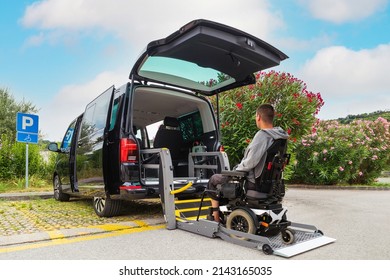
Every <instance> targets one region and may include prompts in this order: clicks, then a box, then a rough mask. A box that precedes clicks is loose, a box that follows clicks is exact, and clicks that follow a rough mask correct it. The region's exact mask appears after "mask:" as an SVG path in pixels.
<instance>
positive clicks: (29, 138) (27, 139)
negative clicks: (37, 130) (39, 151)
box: [24, 134, 32, 142]
mask: <svg viewBox="0 0 390 280" xmlns="http://www.w3.org/2000/svg"><path fill="white" fill-rule="evenodd" d="M31 140H32V139H31V137H30V134H29V135H27V137H26V138H24V141H26V142H31Z"/></svg>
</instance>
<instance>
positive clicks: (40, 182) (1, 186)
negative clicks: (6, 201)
mask: <svg viewBox="0 0 390 280" xmlns="http://www.w3.org/2000/svg"><path fill="white" fill-rule="evenodd" d="M52 190H53V187H52V183H51V181H48V180H44V179H41V178H38V177H36V176H31V177H29V178H28V188H26V180H25V178H23V179H20V178H15V179H11V180H2V181H0V193H11V192H36V191H52Z"/></svg>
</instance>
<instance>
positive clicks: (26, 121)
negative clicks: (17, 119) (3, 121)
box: [22, 116, 34, 130]
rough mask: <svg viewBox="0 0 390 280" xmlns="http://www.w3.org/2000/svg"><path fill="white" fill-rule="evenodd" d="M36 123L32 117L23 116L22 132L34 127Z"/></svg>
mask: <svg viewBox="0 0 390 280" xmlns="http://www.w3.org/2000/svg"><path fill="white" fill-rule="evenodd" d="M33 124H34V121H33V119H32V118H31V117H27V116H23V117H22V130H26V128H27V127H28V126H33Z"/></svg>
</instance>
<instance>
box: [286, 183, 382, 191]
mask: <svg viewBox="0 0 390 280" xmlns="http://www.w3.org/2000/svg"><path fill="white" fill-rule="evenodd" d="M286 188H287V189H289V188H291V189H312V190H364V191H388V190H390V188H389V187H372V186H338V185H298V184H297V185H295V184H291V185H288V184H286Z"/></svg>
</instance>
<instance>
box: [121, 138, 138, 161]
mask: <svg viewBox="0 0 390 280" xmlns="http://www.w3.org/2000/svg"><path fill="white" fill-rule="evenodd" d="M120 143H121V144H120V145H121V146H120V153H121V163H138V144H137V142H136V141H135V140H134V139H129V138H122V139H121V142H120Z"/></svg>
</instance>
